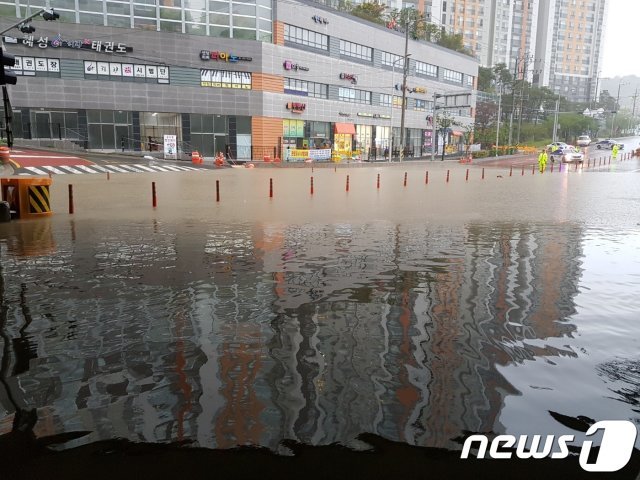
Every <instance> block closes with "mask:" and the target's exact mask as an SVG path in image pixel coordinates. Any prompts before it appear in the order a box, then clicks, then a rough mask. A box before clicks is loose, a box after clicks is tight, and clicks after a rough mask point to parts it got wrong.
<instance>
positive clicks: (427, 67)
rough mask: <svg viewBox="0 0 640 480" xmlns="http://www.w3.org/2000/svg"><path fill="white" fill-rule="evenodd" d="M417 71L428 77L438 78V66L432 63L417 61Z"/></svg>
mask: <svg viewBox="0 0 640 480" xmlns="http://www.w3.org/2000/svg"><path fill="white" fill-rule="evenodd" d="M416 73H417V74H419V75H426V76H427V77H433V78H438V67H436V66H435V65H431V64H430V63H424V62H416Z"/></svg>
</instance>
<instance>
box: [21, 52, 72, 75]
mask: <svg viewBox="0 0 640 480" xmlns="http://www.w3.org/2000/svg"><path fill="white" fill-rule="evenodd" d="M15 59H16V64H15V66H14V67H13V68H12V69H11V70H13V72H14V73H15V74H16V75H30V76H35V75H38V74H39V73H40V72H43V73H44V72H47V73H54V74H58V75H46V76H59V74H60V60H59V59H57V58H39V57H22V56H19V55H16V56H15Z"/></svg>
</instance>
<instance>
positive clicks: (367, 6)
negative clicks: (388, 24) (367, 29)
mask: <svg viewBox="0 0 640 480" xmlns="http://www.w3.org/2000/svg"><path fill="white" fill-rule="evenodd" d="M385 10H386V6H384V5H381V4H378V3H374V2H365V3H361V4H359V5H356V6H355V7H353V9H352V10H351V15H355V16H356V17H359V18H363V19H365V20H369V21H370V22H374V23H378V24H381V25H384V24H385V17H384V11H385Z"/></svg>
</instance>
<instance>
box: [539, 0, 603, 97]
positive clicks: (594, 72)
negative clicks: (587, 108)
mask: <svg viewBox="0 0 640 480" xmlns="http://www.w3.org/2000/svg"><path fill="white" fill-rule="evenodd" d="M607 5H608V0H540V11H541V17H542V18H545V20H546V21H545V22H542V23H541V25H540V28H539V35H538V39H537V45H536V62H537V65H538V66H539V76H538V78H537V79H536V80H537V81H536V84H537V85H540V86H545V87H549V88H551V89H552V90H553V91H554V92H556V93H558V94H560V95H562V96H564V97H567V98H569V99H571V100H573V101H582V102H588V101H589V100H590V99H592V98H594V97H595V95H596V88H597V84H598V72H599V70H600V68H601V66H602V52H603V49H602V42H603V34H604V29H605V26H606V20H607Z"/></svg>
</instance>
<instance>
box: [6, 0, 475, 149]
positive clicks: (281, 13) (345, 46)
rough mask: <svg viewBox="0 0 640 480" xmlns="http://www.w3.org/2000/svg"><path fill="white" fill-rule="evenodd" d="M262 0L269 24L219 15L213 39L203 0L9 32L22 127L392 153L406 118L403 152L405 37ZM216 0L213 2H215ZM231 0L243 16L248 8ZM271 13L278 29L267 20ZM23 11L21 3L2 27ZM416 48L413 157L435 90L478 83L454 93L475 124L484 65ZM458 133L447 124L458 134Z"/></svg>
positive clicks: (409, 122) (408, 139) (463, 118)
mask: <svg viewBox="0 0 640 480" xmlns="http://www.w3.org/2000/svg"><path fill="white" fill-rule="evenodd" d="M260 1H261V0H253V3H252V4H251V9H247V10H243V11H244V12H245V13H250V11H251V12H260V13H254V16H253V17H252V18H253V19H254V20H255V22H254V24H255V26H256V28H254V29H253V30H251V28H249V26H245V27H242V28H244V30H242V31H243V32H244V33H240V34H239V35H237V33H238V32H237V29H238V28H240V27H237V25H238V21H237V19H235V16H236V15H235V14H233V13H232V14H230V15H229V14H227V16H228V19H227V20H225V21H228V22H229V25H230V26H229V27H228V28H227V29H226V30H225V31H224V34H223V35H220V34H219V33H220V31H219V30H217V28H218V27H219V26H220V25H218V23H224V22H223V21H222V20H221V19H220V18H219V15H221V14H220V13H216V14H211V13H209V15H208V16H207V17H206V18H208V19H209V23H203V24H199V25H200V26H201V28H202V29H204V30H203V31H204V32H208V34H209V35H208V36H204V35H194V34H192V33H194V32H193V29H192V26H190V25H191V23H190V22H187V18H190V19H192V18H193V17H192V14H191V13H189V12H191V10H189V9H187V8H186V7H187V6H194V5H195V3H194V2H188V1H187V0H185V2H184V4H183V6H182V7H180V8H179V9H178V10H179V12H180V19H181V20H180V21H179V22H178V21H177V20H176V21H175V23H176V25H175V26H171V27H170V28H169V29H167V28H165V25H164V23H163V22H164V21H165V20H163V17H166V16H167V13H166V12H165V13H163V12H164V11H165V9H167V8H169V9H170V10H171V9H172V8H173V10H176V8H175V7H169V6H166V4H167V3H171V4H172V5H175V4H178V2H160V4H158V2H152V3H155V7H154V8H155V11H156V17H155V18H154V19H152V21H151V23H149V24H146V23H142V24H138V23H137V22H138V21H139V20H141V18H138V16H137V15H136V12H138V10H136V8H137V7H138V2H136V1H130V2H120V3H126V4H127V5H128V8H129V12H130V13H131V12H133V15H131V16H130V18H128V20H129V24H128V25H127V26H110V25H109V23H111V20H110V19H109V16H110V15H111V14H110V13H106V12H109V11H111V10H110V8H111V7H110V6H109V5H111V3H115V2H106V4H105V5H103V7H104V8H103V9H102V10H103V11H102V13H101V14H95V18H93V17H92V18H93V21H94V22H95V23H99V21H100V20H99V19H98V17H100V18H101V21H102V24H101V25H94V24H92V25H90V26H89V25H87V24H85V23H83V18H84V17H82V16H81V15H84V13H85V12H83V11H82V10H74V11H71V10H69V11H68V12H66V13H65V16H66V17H67V18H68V19H71V20H73V18H75V20H76V21H77V22H78V23H63V22H34V23H33V24H34V26H35V27H36V32H35V33H33V34H31V35H22V34H19V32H18V31H17V30H12V31H11V32H8V33H7V35H11V34H12V35H15V36H14V37H10V36H5V37H4V43H5V45H6V48H7V50H8V51H9V52H10V53H12V54H14V55H15V56H16V59H17V64H16V67H15V71H16V73H17V74H18V75H19V76H20V77H19V80H18V83H17V85H15V86H11V87H10V95H11V101H12V105H13V131H14V136H15V137H16V138H25V139H58V140H64V139H68V140H73V141H76V142H77V143H80V144H83V145H84V146H85V147H87V148H89V149H96V150H120V149H124V150H143V151H148V150H151V151H153V150H160V149H162V148H163V138H164V136H165V135H175V136H176V137H177V141H178V145H180V146H181V150H182V151H185V152H188V151H192V150H198V151H199V152H201V153H204V154H205V155H206V156H211V155H214V153H215V152H219V151H226V152H228V153H230V154H231V155H232V157H233V158H241V159H248V158H262V157H263V156H265V155H270V156H279V157H281V158H286V159H288V160H292V161H293V160H304V159H306V158H309V157H311V158H315V159H317V160H329V159H330V158H333V159H334V160H337V159H340V158H353V157H359V158H370V157H372V156H373V157H375V158H377V157H378V156H380V155H384V152H385V150H386V149H388V148H389V147H390V141H391V138H390V137H391V135H390V127H391V124H392V123H393V126H394V133H393V138H394V145H395V148H396V149H398V148H399V139H400V129H399V127H400V123H401V120H400V119H401V113H402V108H401V106H402V105H401V104H402V100H401V98H402V68H403V54H404V36H403V35H402V34H401V33H399V32H395V31H392V30H389V29H386V28H384V27H382V26H377V25H373V24H371V23H369V22H366V21H364V20H360V19H357V18H354V17H348V16H344V15H340V14H338V13H337V12H335V11H333V10H330V9H321V7H319V6H318V5H317V4H315V3H311V4H306V3H298V2H286V3H284V2H283V3H282V4H276V3H273V4H272V5H271V7H270V9H267V8H265V7H263V6H262V4H260V3H259V2H260ZM256 2H258V3H256ZM4 3H5V4H7V3H11V5H3V8H4V9H5V10H4V11H5V12H6V11H7V10H6V9H7V8H11V7H13V9H14V10H16V9H17V8H18V7H17V6H16V5H15V2H6V1H5V2H4ZM95 3H102V2H95ZM217 3H220V2H215V1H213V0H211V1H209V2H207V8H208V9H209V10H207V12H211V8H213V5H214V4H216V5H217ZM224 3H225V4H226V5H227V9H228V11H230V12H236V11H240V10H237V9H236V7H239V6H241V5H244V6H246V5H249V4H246V3H238V2H234V1H231V0H229V1H227V2H224ZM198 4H200V3H198ZM107 7H108V8H107ZM215 8H218V7H215ZM22 10H24V9H22ZM105 10H106V12H105ZM125 10H126V9H124V10H123V11H125ZM173 10H171V11H173ZM178 10H176V11H178ZM60 12H61V13H63V10H62V9H61V10H60ZM269 15H272V16H273V20H271V21H270V22H271V27H270V28H267V27H266V26H264V25H263V23H262V20H263V17H264V18H265V19H266V17H268V16H269ZM175 16H176V17H177V14H175ZM249 16H251V15H248V16H247V18H248V17H249ZM243 18H244V17H243ZM214 20H215V22H217V23H215V24H214V23H211V22H213V21H214ZM15 21H16V18H15V13H14V18H9V17H4V18H2V22H1V25H0V26H5V27H4V28H7V27H6V25H10V24H11V23H14V22H15ZM154 22H155V23H154ZM178 23H179V26H178ZM254 24H252V25H254ZM244 25H249V24H248V23H246V24H244ZM262 26H264V28H262ZM4 28H3V29H4ZM171 28H173V29H175V31H165V30H171ZM193 28H195V27H193ZM249 30H251V31H252V32H253V33H251V34H249V33H247V32H249ZM14 32H15V33H14ZM271 33H272V36H270V35H271ZM249 37H252V38H249ZM408 52H409V53H410V54H411V57H410V61H409V64H408V77H407V87H408V90H407V95H406V97H407V99H406V103H405V105H406V108H405V135H404V138H405V147H406V152H405V153H406V154H407V155H409V156H418V155H421V154H423V155H426V154H428V153H429V152H430V148H431V147H430V146H431V130H432V128H431V124H430V120H431V119H432V116H433V98H434V94H435V93H439V94H447V93H452V92H467V93H468V94H469V96H468V97H459V99H458V100H457V101H458V103H459V105H460V107H459V108H458V107H456V105H455V103H451V102H450V103H449V104H448V108H447V111H448V112H449V113H450V114H451V115H453V116H454V117H455V118H456V119H457V120H458V123H459V124H460V125H461V126H462V125H465V124H470V123H472V122H473V112H474V109H473V106H474V98H473V95H471V92H472V90H473V89H474V86H475V82H476V77H477V69H478V64H477V61H476V60H474V59H473V58H471V57H468V56H465V55H462V54H459V53H456V52H453V51H451V50H447V49H444V48H441V47H438V46H435V45H432V44H427V43H422V42H420V43H419V42H413V41H411V42H410V44H409V50H408ZM449 100H451V101H453V99H449ZM440 101H441V100H440ZM461 126H460V127H457V129H458V130H461V129H462V127H461ZM458 130H456V129H454V130H453V131H447V132H445V133H446V135H447V136H449V137H450V136H452V135H453V136H456V135H458V136H459V134H460V133H461V131H458ZM447 143H450V142H447ZM310 150H314V151H313V152H310ZM391 153H393V152H391Z"/></svg>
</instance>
